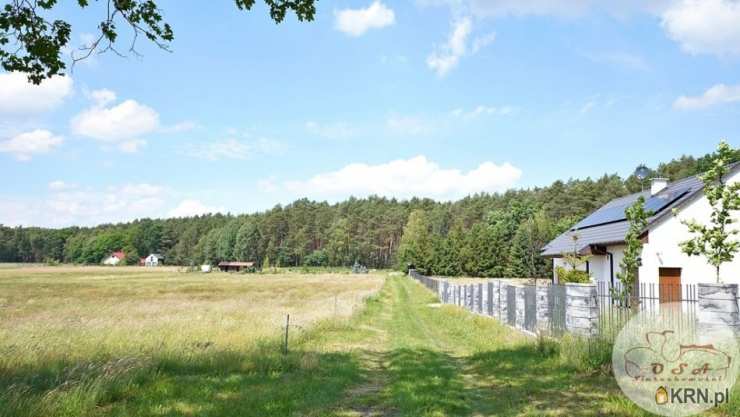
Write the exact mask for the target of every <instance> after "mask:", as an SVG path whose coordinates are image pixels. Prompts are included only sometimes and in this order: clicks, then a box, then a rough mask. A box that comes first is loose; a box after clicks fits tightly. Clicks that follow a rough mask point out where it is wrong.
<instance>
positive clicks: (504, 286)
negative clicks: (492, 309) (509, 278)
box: [498, 282, 509, 324]
mask: <svg viewBox="0 0 740 417" xmlns="http://www.w3.org/2000/svg"><path fill="white" fill-rule="evenodd" d="M508 288H509V284H508V283H506V282H499V291H498V294H499V297H498V319H499V321H500V322H501V323H503V324H509V303H508V302H507V300H506V297H507V294H508V291H509V290H508Z"/></svg>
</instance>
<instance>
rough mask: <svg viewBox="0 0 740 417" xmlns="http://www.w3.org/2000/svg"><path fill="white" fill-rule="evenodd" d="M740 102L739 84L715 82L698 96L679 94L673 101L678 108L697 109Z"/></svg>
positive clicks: (674, 106)
mask: <svg viewBox="0 0 740 417" xmlns="http://www.w3.org/2000/svg"><path fill="white" fill-rule="evenodd" d="M735 102H740V85H725V84H717V85H715V86H713V87H711V88H709V89H708V90H707V91H705V92H704V94H702V95H700V96H695V97H690V96H681V97H679V98H677V99H676V101H674V102H673V108H675V109H679V110H697V109H704V108H707V107H710V106H714V105H717V104H723V103H735Z"/></svg>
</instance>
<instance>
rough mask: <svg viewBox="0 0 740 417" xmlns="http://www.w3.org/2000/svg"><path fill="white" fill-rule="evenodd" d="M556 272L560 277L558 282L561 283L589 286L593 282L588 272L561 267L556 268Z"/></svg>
mask: <svg viewBox="0 0 740 417" xmlns="http://www.w3.org/2000/svg"><path fill="white" fill-rule="evenodd" d="M555 272H556V273H557V275H558V282H560V283H566V282H573V283H577V284H587V283H589V282H591V276H589V275H588V272H586V271H581V270H578V269H567V268H563V267H562V266H559V267H557V268H555Z"/></svg>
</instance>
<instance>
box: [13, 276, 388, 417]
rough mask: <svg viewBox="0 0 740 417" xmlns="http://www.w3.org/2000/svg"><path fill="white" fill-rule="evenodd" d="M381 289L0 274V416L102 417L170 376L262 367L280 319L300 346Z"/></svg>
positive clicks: (364, 283) (339, 280)
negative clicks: (111, 404) (169, 371)
mask: <svg viewBox="0 0 740 417" xmlns="http://www.w3.org/2000/svg"><path fill="white" fill-rule="evenodd" d="M382 283H383V277H382V276H381V275H379V274H368V275H349V274H300V273H289V274H269V275H254V274H252V275H247V274H227V273H218V272H214V273H211V274H201V273H182V272H178V269H177V268H167V267H165V268H156V269H148V268H138V267H115V268H113V267H69V266H58V267H45V266H32V267H18V266H13V265H9V266H5V267H3V268H0V415H3V416H5V415H82V414H90V413H93V414H95V413H100V412H101V410H99V409H98V408H99V407H98V406H99V405H100V403H101V402H106V401H112V400H113V399H114V398H115V395H116V394H115V393H116V392H119V393H120V392H121V391H125V390H127V389H128V387H130V386H134V385H135V384H136V382H135V380H137V379H138V380H141V378H142V377H147V376H149V377H152V376H153V375H154V374H155V373H158V372H161V371H162V369H163V368H166V367H177V368H183V367H195V368H198V367H201V368H207V367H209V366H213V368H214V369H225V368H229V367H230V366H236V367H239V368H240V369H249V368H250V367H255V368H257V367H260V366H262V365H264V363H260V361H258V360H256V361H254V362H251V363H250V362H249V361H248V360H245V359H249V358H248V353H252V354H253V353H254V352H257V351H259V350H260V349H263V350H266V351H267V352H266V353H268V354H269V353H270V352H269V350H271V349H272V350H276V351H279V350H280V349H279V346H280V339H281V337H282V336H283V329H284V325H285V319H286V314H290V315H291V324H292V331H293V337H294V338H296V339H298V338H300V337H301V334H302V333H304V332H305V331H306V329H309V328H311V326H312V325H313V324H315V323H317V322H320V321H322V320H341V319H342V318H346V317H349V316H351V315H352V314H353V313H354V312H355V310H356V309H357V308H358V307H360V306H361V305H362V303H363V300H364V298H366V297H368V296H369V295H371V294H373V293H375V292H377V291H378V289H379V288H380V286H381V285H382ZM129 384H130V385H129ZM111 396H113V397H111Z"/></svg>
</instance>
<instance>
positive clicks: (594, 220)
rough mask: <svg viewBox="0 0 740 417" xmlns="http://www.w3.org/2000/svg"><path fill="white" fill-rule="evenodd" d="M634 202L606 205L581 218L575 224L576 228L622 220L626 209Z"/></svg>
mask: <svg viewBox="0 0 740 417" xmlns="http://www.w3.org/2000/svg"><path fill="white" fill-rule="evenodd" d="M631 204H633V201H631V200H628V201H627V202H625V203H623V204H617V205H614V206H610V207H605V208H602V209H599V210H596V211H595V212H593V213H591V214H590V215H588V216H587V217H586V218H585V219H583V220H581V221H580V222H578V224H576V225H575V226H574V228H576V229H582V228H584V227H592V226H598V225H600V224H605V223H612V222H616V221H620V220H624V219H625V217H624V210H625V209H626V208H627V207H629V206H630V205H631Z"/></svg>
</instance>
